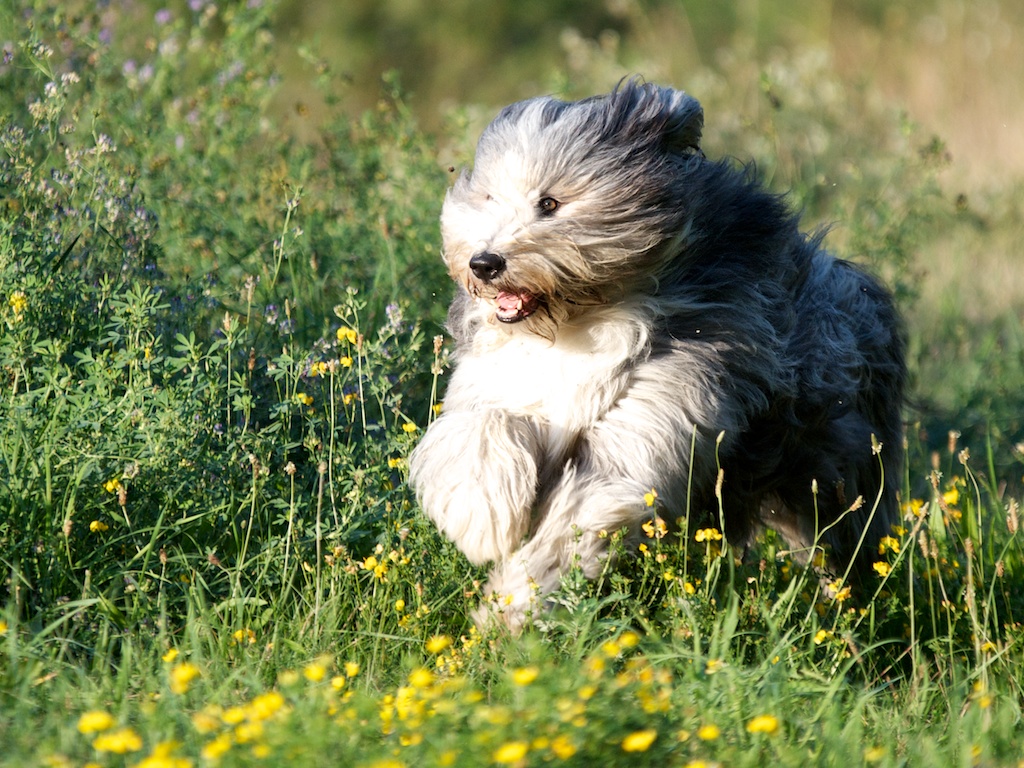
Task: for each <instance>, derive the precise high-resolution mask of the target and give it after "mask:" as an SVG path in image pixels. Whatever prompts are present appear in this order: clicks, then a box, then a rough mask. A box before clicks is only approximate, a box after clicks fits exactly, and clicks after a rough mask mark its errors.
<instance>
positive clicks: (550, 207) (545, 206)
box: [537, 197, 561, 216]
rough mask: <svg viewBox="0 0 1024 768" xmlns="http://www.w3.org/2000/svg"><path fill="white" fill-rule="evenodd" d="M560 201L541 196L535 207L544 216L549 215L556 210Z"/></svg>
mask: <svg viewBox="0 0 1024 768" xmlns="http://www.w3.org/2000/svg"><path fill="white" fill-rule="evenodd" d="M560 205H561V203H560V202H558V201H557V200H555V198H553V197H542V198H541V199H540V202H538V203H537V208H538V209H539V210H540V212H541V214H543V215H544V216H550V215H551V214H552V213H554V212H555V211H557V210H558V208H559V206H560Z"/></svg>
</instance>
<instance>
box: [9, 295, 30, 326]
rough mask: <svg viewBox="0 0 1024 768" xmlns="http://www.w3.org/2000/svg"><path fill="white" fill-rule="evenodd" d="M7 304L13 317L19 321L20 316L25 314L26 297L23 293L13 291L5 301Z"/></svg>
mask: <svg viewBox="0 0 1024 768" xmlns="http://www.w3.org/2000/svg"><path fill="white" fill-rule="evenodd" d="M7 303H8V304H9V305H10V306H11V311H13V312H14V315H15V317H16V318H17V319H18V320H20V319H21V315H22V314H23V313H24V312H25V308H26V307H27V306H28V297H27V296H26V295H25V293H24V291H14V292H13V293H12V294H11V295H10V298H8V299H7Z"/></svg>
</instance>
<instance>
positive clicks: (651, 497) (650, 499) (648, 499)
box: [644, 488, 658, 507]
mask: <svg viewBox="0 0 1024 768" xmlns="http://www.w3.org/2000/svg"><path fill="white" fill-rule="evenodd" d="M657 500H658V492H657V491H656V490H654V489H653V488H651V490H649V491H648V492H647V493H645V494H644V504H646V505H647V506H648V507H653V506H654V502H655V501H657Z"/></svg>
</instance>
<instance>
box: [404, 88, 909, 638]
mask: <svg viewBox="0 0 1024 768" xmlns="http://www.w3.org/2000/svg"><path fill="white" fill-rule="evenodd" d="M702 128H703V111H702V109H701V107H700V105H699V104H698V102H697V101H696V100H695V99H694V98H692V97H691V96H688V95H686V94H685V93H682V92H681V91H676V90H672V89H670V88H662V87H657V86H654V85H651V84H647V83H643V82H639V81H635V80H634V81H629V82H625V83H623V84H620V86H619V87H618V88H617V89H616V90H615V91H613V92H612V93H611V94H608V95H605V96H599V97H595V98H590V99H584V100H582V101H577V102H564V101H558V100H556V99H553V98H537V99H531V100H528V101H524V102H520V103H518V104H513V105H511V106H509V107H506V108H505V109H504V110H503V111H502V112H501V113H500V114H499V115H498V116H497V118H495V120H494V122H492V123H491V125H490V126H489V127H488V128H487V129H486V130H485V131H484V133H483V135H482V136H481V138H480V142H479V144H478V146H477V151H476V161H475V166H474V168H473V171H472V173H468V172H467V173H463V174H462V175H461V176H460V177H459V178H458V180H457V181H456V182H455V184H454V186H453V187H452V189H451V190H449V192H448V195H447V197H446V199H445V202H444V208H443V211H442V214H441V228H442V235H443V239H444V260H445V263H446V265H447V267H448V270H449V272H450V274H451V276H452V278H453V279H454V280H455V282H456V283H457V285H458V293H457V295H456V297H455V300H454V302H453V303H452V305H451V309H450V312H449V317H448V323H449V325H448V328H449V331H450V333H451V334H452V336H454V338H455V341H456V349H455V354H456V366H455V368H454V371H453V373H452V376H451V381H450V382H449V384H448V389H447V394H446V397H445V401H444V410H443V413H442V415H441V416H440V417H439V418H438V419H437V420H436V421H435V422H434V423H433V424H432V425H431V426H430V427H429V429H428V430H427V431H426V434H425V435H424V437H423V439H422V441H421V442H420V444H419V446H418V447H417V448H416V450H415V452H414V453H413V455H412V457H411V460H410V477H411V481H412V484H413V486H414V488H415V490H416V492H417V495H418V497H419V500H420V503H421V504H422V506H423V509H424V510H425V511H426V513H427V515H429V516H430V518H431V519H432V520H433V521H434V522H435V523H436V524H437V526H438V527H439V528H440V529H441V530H442V531H443V532H444V533H445V534H446V535H447V536H449V537H450V538H451V539H452V540H453V541H454V542H455V543H456V544H457V545H458V547H459V548H460V549H461V550H462V552H464V553H465V555H466V557H468V558H469V560H470V561H471V562H473V563H477V564H479V563H485V562H488V561H493V562H494V566H493V570H492V572H491V574H490V579H489V581H488V584H487V587H486V593H488V594H492V595H493V596H494V597H496V598H500V599H491V600H487V601H485V603H484V605H483V607H482V608H481V609H480V611H479V612H478V614H477V616H476V619H477V621H478V623H482V622H487V621H489V620H491V619H492V618H494V617H499V618H500V620H501V621H503V622H504V623H505V624H507V625H508V626H509V627H510V628H512V629H513V630H518V629H519V628H520V627H521V626H522V625H523V623H524V622H525V621H526V620H527V618H528V616H529V614H530V612H531V611H532V610H533V608H534V606H535V605H536V606H543V602H544V598H545V596H546V595H548V594H549V593H551V592H552V591H554V590H555V589H557V588H558V586H559V583H560V576H561V575H562V574H563V573H564V572H565V571H566V570H567V569H568V568H569V567H570V565H572V564H573V563H574V562H578V563H579V564H580V565H581V566H582V568H583V571H584V572H585V573H586V575H587V576H588V577H591V578H592V577H593V576H595V575H596V574H597V573H598V572H599V570H600V569H601V567H602V563H603V560H604V558H605V555H606V551H607V540H608V539H607V533H610V532H613V531H618V530H620V529H623V528H625V529H627V530H628V531H629V532H630V533H631V535H632V539H633V541H634V542H635V541H636V540H637V538H638V536H639V531H640V528H641V525H642V524H643V523H644V522H646V521H649V520H650V519H651V518H652V515H653V511H652V509H651V508H650V507H649V506H648V505H647V503H645V498H644V497H645V494H649V493H650V491H651V490H652V489H654V490H656V493H657V502H658V507H657V512H658V514H660V515H661V516H662V517H663V518H664V519H666V520H667V521H669V522H670V523H675V524H676V525H678V526H679V527H680V528H682V529H683V530H687V529H692V528H693V527H694V526H695V525H697V524H700V523H702V522H703V523H705V524H713V525H715V526H716V527H717V526H719V525H721V526H722V527H724V534H725V537H726V539H727V540H728V541H729V542H730V543H731V544H733V545H741V546H742V545H744V544H745V543H747V542H749V541H750V540H751V538H752V536H753V535H754V534H756V532H757V531H758V530H759V529H760V528H761V527H762V526H768V527H771V528H773V529H775V530H776V531H778V532H779V533H780V534H781V535H782V536H783V537H784V539H786V540H787V541H788V542H789V543H790V544H791V545H792V547H793V548H794V549H795V550H797V551H802V552H803V553H804V555H805V558H806V556H807V555H808V554H810V553H811V552H813V551H814V548H815V547H821V548H823V549H824V550H825V551H826V552H827V554H828V558H829V559H828V561H827V562H829V563H830V565H831V567H833V568H834V569H836V570H837V572H838V573H843V572H845V571H847V570H848V566H849V570H851V572H852V574H854V575H856V574H857V572H858V571H860V570H863V567H864V565H865V563H870V561H871V559H872V558H871V550H872V549H873V548H876V547H877V543H878V539H879V538H880V537H881V536H884V535H887V534H888V533H889V530H890V526H891V525H892V524H893V523H894V522H896V521H897V520H898V519H899V511H898V499H897V487H898V483H899V479H900V464H901V442H902V437H901V435H902V432H901V426H902V425H901V415H900V409H901V403H902V399H903V389H904V380H905V375H906V374H905V366H904V349H903V342H902V340H901V333H900V322H899V318H898V316H897V314H896V311H895V310H894V308H893V305H892V301H891V299H890V296H889V294H888V293H887V292H886V291H885V289H883V288H882V287H881V286H880V285H879V284H878V283H877V282H876V281H875V280H874V279H872V278H871V277H869V276H868V275H866V274H865V273H864V272H862V271H861V270H860V269H858V268H857V267H855V266H853V265H851V264H849V263H847V262H845V261H842V260H839V259H836V258H835V257H833V256H831V255H830V254H828V253H827V252H825V251H824V250H822V248H821V244H820V240H821V238H820V236H815V237H808V236H806V235H804V234H801V233H800V231H799V230H798V221H797V217H796V216H795V215H794V214H793V213H791V212H790V210H789V209H788V208H787V206H786V204H785V203H784V201H783V200H782V199H780V197H778V196H776V195H773V194H771V193H769V192H766V191H765V190H764V189H762V188H761V187H760V186H759V184H758V183H757V181H756V180H755V179H754V178H753V175H752V173H751V172H750V171H749V169H747V170H744V169H738V168H737V167H735V166H734V164H733V163H731V162H727V161H712V160H708V159H707V158H706V157H705V156H704V153H703V152H702V151H701V148H700V139H701V130H702ZM648 498H650V497H648ZM858 552H863V553H864V555H865V558H866V560H865V559H864V558H861V557H858Z"/></svg>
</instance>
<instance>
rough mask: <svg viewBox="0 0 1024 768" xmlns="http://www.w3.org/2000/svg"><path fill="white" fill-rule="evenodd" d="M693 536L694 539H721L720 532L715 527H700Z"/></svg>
mask: <svg viewBox="0 0 1024 768" xmlns="http://www.w3.org/2000/svg"><path fill="white" fill-rule="evenodd" d="M693 538H694V540H695V541H721V540H722V533H721V531H719V530H718V529H717V528H701V529H700V530H698V531H697V532H696V533H695V534H694V535H693Z"/></svg>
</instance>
